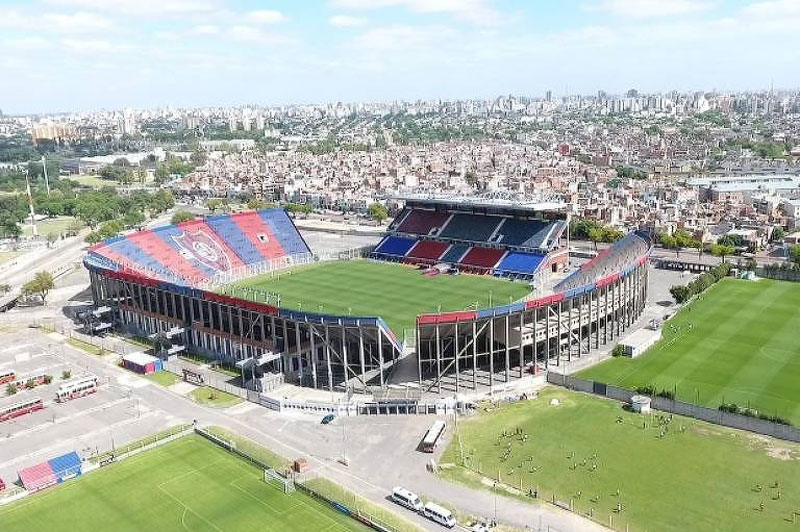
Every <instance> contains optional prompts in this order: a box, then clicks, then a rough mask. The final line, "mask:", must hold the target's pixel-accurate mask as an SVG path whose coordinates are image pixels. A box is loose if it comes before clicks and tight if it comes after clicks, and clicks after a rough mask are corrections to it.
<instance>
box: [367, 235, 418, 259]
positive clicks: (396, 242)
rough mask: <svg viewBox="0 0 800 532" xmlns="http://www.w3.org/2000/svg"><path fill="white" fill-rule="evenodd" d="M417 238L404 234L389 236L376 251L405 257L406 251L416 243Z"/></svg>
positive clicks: (381, 253) (380, 253)
mask: <svg viewBox="0 0 800 532" xmlns="http://www.w3.org/2000/svg"><path fill="white" fill-rule="evenodd" d="M416 241H417V240H416V239H415V238H407V237H404V236H391V235H390V236H387V237H386V238H384V239H383V241H382V242H381V243H380V244H378V247H376V248H375V253H377V254H379V255H391V256H394V257H405V255H406V253H408V251H409V250H410V249H411V248H412V247H413V246H414V244H415V243H416Z"/></svg>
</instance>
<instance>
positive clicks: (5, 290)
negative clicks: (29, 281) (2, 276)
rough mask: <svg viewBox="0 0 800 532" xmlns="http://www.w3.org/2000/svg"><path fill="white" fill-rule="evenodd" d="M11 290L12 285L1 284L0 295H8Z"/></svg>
mask: <svg viewBox="0 0 800 532" xmlns="http://www.w3.org/2000/svg"><path fill="white" fill-rule="evenodd" d="M10 290H11V285H9V284H6V283H3V284H0V295H3V294H7V293H8V292H9V291H10Z"/></svg>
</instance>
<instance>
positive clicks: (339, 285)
mask: <svg viewBox="0 0 800 532" xmlns="http://www.w3.org/2000/svg"><path fill="white" fill-rule="evenodd" d="M238 286H246V287H254V288H258V289H260V290H263V291H267V292H273V293H278V294H280V296H281V301H280V303H281V306H282V307H285V308H291V309H301V310H304V311H307V312H322V313H325V314H341V315H353V316H380V317H382V318H383V319H385V320H386V322H387V323H388V324H389V326H390V327H391V328H392V330H394V332H395V333H396V334H398V335H401V334H402V332H403V329H408V328H413V327H415V325H416V316H417V315H418V314H423V313H426V312H437V311H439V310H441V311H443V312H444V311H450V310H463V309H466V308H468V307H469V308H472V309H474V308H475V306H476V304H477V306H478V308H486V307H489V306H490V299H491V304H492V305H503V304H507V303H509V301H516V300H518V299H521V298H522V297H524V296H525V295H526V294H527V293H528V292H529V291H530V290H529V288H528V285H526V284H524V283H519V282H512V281H504V280H498V279H494V278H492V277H485V276H478V275H467V274H462V275H437V276H435V277H426V276H424V275H422V273H421V272H420V271H419V270H417V269H416V268H414V267H411V266H406V265H401V264H391V263H377V262H371V261H366V260H352V261H341V262H327V263H323V264H317V265H313V266H306V267H301V268H297V269H295V270H289V271H287V272H279V273H277V274H275V275H274V276H273V275H271V274H266V275H262V276H260V277H253V278H250V279H247V280H245V281H241V282H239V283H237V284H236V285H234V286H233V287H231V286H229V287H226V288H224V289H223V292H225V293H229V294H236V295H238V296H242V297H248V294H247V293H246V292H244V291H242V290H237V289H236V287H238Z"/></svg>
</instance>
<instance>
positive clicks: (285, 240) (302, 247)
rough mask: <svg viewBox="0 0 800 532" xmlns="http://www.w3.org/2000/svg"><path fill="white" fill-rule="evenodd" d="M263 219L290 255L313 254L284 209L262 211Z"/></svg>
mask: <svg viewBox="0 0 800 532" xmlns="http://www.w3.org/2000/svg"><path fill="white" fill-rule="evenodd" d="M258 214H259V215H261V219H262V220H264V221H265V222H266V223H267V225H268V226H269V227H270V229H272V233H273V234H274V235H275V237H276V238H277V239H278V240H279V241H280V243H281V246H282V247H283V249H284V251H286V253H287V254H289V255H302V254H306V253H311V250H310V249H308V246H307V245H306V242H305V240H303V237H302V236H300V232H299V231H298V230H297V228H296V227H295V226H294V223H293V222H292V220H291V219H290V218H289V215H288V214H287V213H286V211H285V210H283V209H270V210H265V211H260V212H259V213H258Z"/></svg>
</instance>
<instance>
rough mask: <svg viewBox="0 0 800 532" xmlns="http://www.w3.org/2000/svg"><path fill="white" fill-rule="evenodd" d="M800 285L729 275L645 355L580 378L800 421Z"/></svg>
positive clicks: (604, 365) (612, 362)
mask: <svg viewBox="0 0 800 532" xmlns="http://www.w3.org/2000/svg"><path fill="white" fill-rule="evenodd" d="M799 333H800V284H798V283H791V282H786V281H772V280H768V279H762V280H759V281H755V282H754V281H743V280H736V279H723V280H722V281H720V282H719V283H718V284H717V285H716V286H713V287H711V288H710V289H709V290H708V291H707V292H705V293H704V294H703V295H702V296H701V299H698V300H695V301H694V302H693V303H691V304H690V305H689V306H688V307H686V308H684V309H683V310H681V311H680V312H679V313H678V314H677V315H675V316H674V317H673V318H672V319H670V320H669V321H667V322H665V324H664V327H663V338H662V340H661V341H660V342H659V343H657V344H656V345H654V346H653V347H652V348H651V349H649V350H648V351H647V352H646V353H644V354H643V355H641V356H639V357H637V358H635V359H630V358H627V357H620V358H615V359H612V360H609V361H607V362H604V363H602V364H598V365H597V366H595V367H592V368H589V369H587V370H584V371H582V372H580V373H578V376H579V377H582V378H585V379H591V380H595V381H601V382H605V383H609V384H615V385H618V386H622V387H625V388H629V389H632V388H635V387H637V386H643V385H648V384H651V385H653V386H655V387H656V388H657V389H662V388H663V389H667V390H676V391H677V398H678V399H682V400H684V401H687V402H693V403H696V404H700V405H703V406H707V407H710V408H717V407H718V406H719V405H720V404H722V403H723V402H724V403H736V404H737V405H738V406H740V407H748V406H749V407H750V408H753V409H756V410H758V411H759V412H760V413H765V414H770V415H778V416H780V417H783V418H786V419H788V420H789V421H791V422H792V423H793V424H795V425H800V386H798V383H800V341H798V338H800V336H798V334H799Z"/></svg>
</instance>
